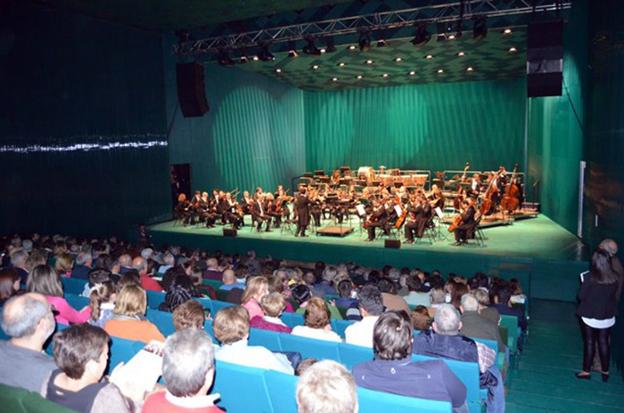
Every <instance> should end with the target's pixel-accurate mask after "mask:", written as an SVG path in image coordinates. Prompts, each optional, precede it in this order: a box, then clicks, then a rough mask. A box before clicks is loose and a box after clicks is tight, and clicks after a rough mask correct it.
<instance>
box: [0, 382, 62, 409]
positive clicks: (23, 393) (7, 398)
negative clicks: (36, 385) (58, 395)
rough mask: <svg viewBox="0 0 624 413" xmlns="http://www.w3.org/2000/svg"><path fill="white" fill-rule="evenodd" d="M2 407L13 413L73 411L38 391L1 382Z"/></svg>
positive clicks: (0, 404) (0, 403)
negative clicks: (47, 398) (44, 396)
mask: <svg viewBox="0 0 624 413" xmlns="http://www.w3.org/2000/svg"><path fill="white" fill-rule="evenodd" d="M0 406H2V407H1V408H0V410H1V411H3V412H11V413H72V412H73V410H69V409H67V408H65V407H63V406H60V405H58V404H56V403H53V402H51V401H49V400H46V399H44V398H43V397H41V396H40V395H39V394H38V393H34V392H30V391H28V390H24V389H19V388H16V387H11V386H6V385H4V384H0Z"/></svg>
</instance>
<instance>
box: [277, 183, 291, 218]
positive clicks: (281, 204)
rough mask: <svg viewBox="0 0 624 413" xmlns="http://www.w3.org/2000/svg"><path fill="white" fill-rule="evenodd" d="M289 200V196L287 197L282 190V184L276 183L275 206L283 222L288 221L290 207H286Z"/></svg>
mask: <svg viewBox="0 0 624 413" xmlns="http://www.w3.org/2000/svg"><path fill="white" fill-rule="evenodd" d="M290 200H291V197H289V196H288V194H287V193H286V191H285V190H284V186H283V185H278V186H277V191H276V192H275V206H276V209H277V211H278V212H279V214H280V217H281V219H282V221H285V222H288V221H290V208H289V207H288V202H289V201H290Z"/></svg>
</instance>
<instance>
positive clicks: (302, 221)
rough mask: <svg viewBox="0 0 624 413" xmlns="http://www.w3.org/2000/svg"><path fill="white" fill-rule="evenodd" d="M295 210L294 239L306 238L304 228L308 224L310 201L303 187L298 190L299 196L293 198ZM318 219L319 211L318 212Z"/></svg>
mask: <svg viewBox="0 0 624 413" xmlns="http://www.w3.org/2000/svg"><path fill="white" fill-rule="evenodd" d="M294 207H295V210H296V215H297V231H295V237H299V236H301V237H307V235H306V233H305V232H306V228H308V225H309V224H310V200H309V199H308V196H307V194H306V189H305V187H303V186H302V187H300V188H299V195H297V197H296V198H295V205H294ZM319 219H320V211H319Z"/></svg>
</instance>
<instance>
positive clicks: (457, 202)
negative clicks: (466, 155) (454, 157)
mask: <svg viewBox="0 0 624 413" xmlns="http://www.w3.org/2000/svg"><path fill="white" fill-rule="evenodd" d="M468 169H470V161H466V166H464V172H463V173H462V176H461V178H460V180H459V184H458V186H459V189H458V190H457V195H456V196H455V199H453V207H454V208H455V209H456V210H459V207H460V206H461V204H462V202H463V201H464V192H465V191H464V187H463V186H462V185H461V184H463V183H464V182H466V174H467V173H468Z"/></svg>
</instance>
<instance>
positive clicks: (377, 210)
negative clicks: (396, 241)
mask: <svg viewBox="0 0 624 413" xmlns="http://www.w3.org/2000/svg"><path fill="white" fill-rule="evenodd" d="M365 226H366V230H367V231H368V241H373V240H374V239H375V228H382V229H383V231H384V234H386V235H390V228H389V227H388V212H387V211H386V205H385V204H384V203H382V202H380V201H374V203H373V212H372V214H371V215H370V217H369V218H368V220H367V222H366V224H365Z"/></svg>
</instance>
